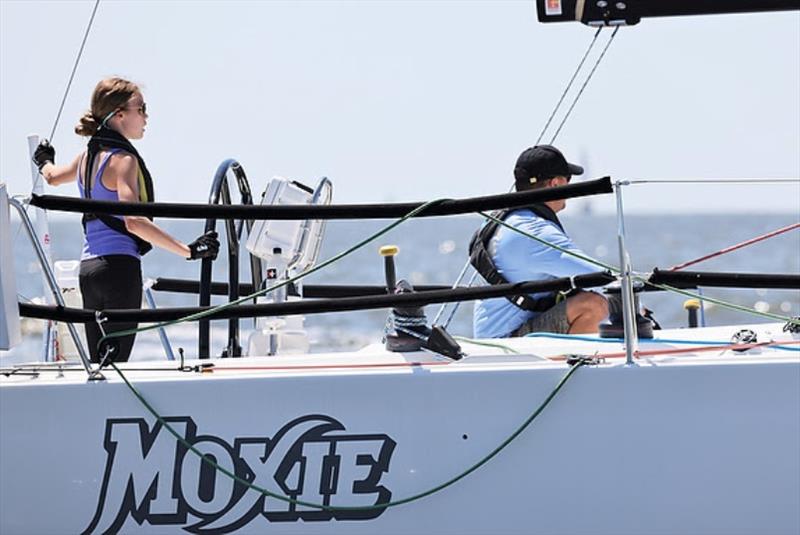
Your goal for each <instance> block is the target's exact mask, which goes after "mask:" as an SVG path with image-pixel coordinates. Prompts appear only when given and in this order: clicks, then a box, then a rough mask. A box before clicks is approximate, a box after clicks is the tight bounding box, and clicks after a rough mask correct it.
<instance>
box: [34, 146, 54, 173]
mask: <svg viewBox="0 0 800 535" xmlns="http://www.w3.org/2000/svg"><path fill="white" fill-rule="evenodd" d="M33 163H35V164H36V167H38V168H39V171H40V172H41V170H42V167H44V164H46V163H53V164H54V163H56V149H54V148H53V146H52V145H51V144H50V142H49V141H47V140H46V139H43V140H42V141H41V142H40V143H39V146H38V147H36V150H35V151H33Z"/></svg>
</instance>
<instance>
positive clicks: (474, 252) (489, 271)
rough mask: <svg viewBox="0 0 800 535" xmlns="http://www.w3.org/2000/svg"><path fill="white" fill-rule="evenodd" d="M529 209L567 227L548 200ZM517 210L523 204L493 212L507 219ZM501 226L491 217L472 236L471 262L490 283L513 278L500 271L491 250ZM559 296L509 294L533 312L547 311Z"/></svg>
mask: <svg viewBox="0 0 800 535" xmlns="http://www.w3.org/2000/svg"><path fill="white" fill-rule="evenodd" d="M528 209H529V210H531V211H532V212H533V213H534V214H536V215H538V216H539V217H542V218H544V219H546V220H548V221H551V222H553V223H555V224H556V225H557V226H558V228H559V229H561V230H562V231H563V230H564V227H562V226H561V222H560V221H559V220H558V216H556V213H555V212H554V211H553V210H552V209H550V207H549V206H547V205H546V204H539V203H537V204H533V205H531V206H529V207H528ZM514 210H519V208H514V209H507V210H498V211H496V212H493V213H492V216H494V217H495V218H497V219H499V220H500V221H504V220H505V218H506V217H508V215H509V214H510V213H511V212H513V211H514ZM499 226H500V224H499V223H498V222H497V221H494V220H490V221H489V222H487V223H486V224H485V225H484V226H483V227H481V228H480V229H479V230H478V231H477V232H475V234H474V235H473V236H472V240H470V242H469V262H470V264H472V267H474V268H475V271H477V272H478V273H479V274H480V276H481V277H483V278H484V280H486V282H488V283H489V284H509V280H508V279H506V278H505V277H503V275H501V274H500V270H498V269H497V265H496V264H495V263H494V260H493V259H492V255H491V254H490V253H489V242H490V240H491V239H492V237H493V236H494V234H495V232H497V229H498V227H499ZM557 298H558V294H556V293H551V294H547V295H544V296H541V297H538V298H534V297H531V296H530V295H529V294H526V293H520V294H514V295H507V296H506V299H508V300H509V301H511V303H512V304H513V305H514V306H516V307H519V308H521V309H523V310H527V311H529V312H544V311H545V310H547V309H549V308H552V307H553V305H555V304H556V302H557Z"/></svg>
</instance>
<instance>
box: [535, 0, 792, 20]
mask: <svg viewBox="0 0 800 535" xmlns="http://www.w3.org/2000/svg"><path fill="white" fill-rule="evenodd" d="M793 10H800V0H726V1H720V0H672V1H665V0H618V1H615V0H597V1H595V0H536V11H537V13H538V15H539V22H567V21H580V22H582V23H584V24H586V25H589V26H600V25H609V26H623V25H633V24H638V23H639V21H640V20H642V19H644V18H650V17H675V16H684V15H717V14H724V13H755V12H761V11H793Z"/></svg>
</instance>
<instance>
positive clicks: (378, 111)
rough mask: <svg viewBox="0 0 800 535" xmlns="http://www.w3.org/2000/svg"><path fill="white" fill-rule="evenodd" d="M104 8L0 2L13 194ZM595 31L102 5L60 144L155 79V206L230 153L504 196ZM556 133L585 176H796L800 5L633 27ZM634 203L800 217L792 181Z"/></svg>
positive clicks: (489, 13) (655, 189)
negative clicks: (93, 107) (116, 91)
mask: <svg viewBox="0 0 800 535" xmlns="http://www.w3.org/2000/svg"><path fill="white" fill-rule="evenodd" d="M93 4H94V2H93V1H91V0H87V1H74V2H70V1H57V2H43V1H42V2H37V1H12V0H0V87H1V91H0V180H4V181H7V182H9V184H10V189H11V191H12V192H14V193H26V192H27V191H29V190H30V174H29V166H28V158H27V152H26V151H27V148H26V140H25V136H26V135H27V134H28V133H33V132H36V133H41V134H43V135H46V134H47V133H49V131H50V129H51V128H52V125H53V121H54V119H55V116H56V112H57V110H58V105H59V103H60V100H61V97H62V94H63V91H64V88H65V86H66V83H67V80H68V78H69V73H70V70H71V68H72V64H73V61H74V58H75V54H76V53H77V50H78V47H79V45H80V41H81V38H82V37H83V32H84V30H85V27H86V24H87V22H88V19H89V15H90V13H91V9H92V6H93ZM593 32H594V30H593V29H590V28H587V27H585V26H582V25H580V24H578V23H572V24H570V23H565V24H550V25H542V24H539V23H538V22H537V20H536V13H535V3H534V2H532V1H524V2H522V1H520V2H363V3H361V2H358V3H356V2H212V1H206V2H188V1H184V2H164V1H159V2H156V1H152V2H144V1H142V2H133V1H130V2H126V1H113V2H111V1H103V2H101V4H100V8H99V10H98V13H97V17H96V19H95V24H94V27H93V29H92V32H91V33H90V35H89V40H88V43H87V46H86V50H85V53H84V56H83V59H82V61H81V64H80V66H79V68H78V72H77V75H76V77H75V81H74V83H73V86H72V90H71V92H70V94H69V98H68V100H67V103H66V107H65V109H64V113H63V116H62V119H61V121H60V123H59V125H58V129H57V130H56V134H55V136H54V138H55V139H54V145H55V147H56V148H57V150H58V156H57V159H58V161H59V162H64V161H66V160H67V159H69V158H71V157H73V156H74V154H75V153H76V152H77V151H79V150H81V148H82V147H83V145H84V143H85V141H84V140H82V138H79V137H78V136H76V135H75V134H74V133H73V132H72V128H73V126H74V125H75V123H76V121H77V119H78V117H79V116H80V115H81V114H82V112H83V111H84V110H85V109H86V108H87V107H88V103H89V96H90V94H91V91H92V89H93V88H94V85H95V84H96V83H97V81H98V80H99V79H101V78H103V77H105V76H109V75H120V76H123V77H127V78H129V79H132V80H134V81H136V82H138V83H140V84H142V85H143V87H144V93H145V99H146V101H147V104H148V108H149V111H150V120H149V125H148V130H147V133H146V136H145V139H144V140H142V141H141V142H138V143H137V146H138V147H139V149H140V151H141V153H142V154H143V155H144V157H145V158H146V160H147V162H148V166H149V167H150V169H151V171H152V172H153V175H154V177H155V180H156V191H157V195H158V197H159V199H161V200H169V201H185V202H203V201H205V200H206V199H207V197H208V191H209V187H210V183H211V177H212V176H213V173H214V170H215V169H216V167H217V165H218V164H219V162H221V161H222V160H223V159H225V158H229V157H233V158H236V159H238V160H239V161H240V162H241V163H242V164H243V166H244V169H245V170H246V172H247V174H248V176H249V178H250V181H251V184H252V188H253V190H254V191H255V192H256V193H258V194H260V192H261V191H262V190H263V188H264V186H265V184H266V181H267V179H268V178H269V177H271V176H273V175H283V176H287V177H291V178H294V179H298V180H301V181H304V182H307V183H310V184H312V185H313V184H315V183H316V180H317V178H318V177H319V176H323V175H325V176H328V177H330V178H331V179H332V180H333V183H334V202H365V201H389V200H392V201H400V200H426V199H432V198H437V197H468V196H474V195H485V194H491V193H502V192H505V191H506V190H507V189H508V187H509V186H510V184H511V181H512V174H511V170H512V168H513V164H514V161H515V159H516V157H517V155H518V154H519V152H520V151H521V150H522V149H524V148H525V147H527V146H530V145H532V144H533V143H534V142H535V141H536V138H537V137H538V135H539V132H540V130H541V129H542V127H543V125H544V122H545V120H546V119H547V117H548V116H549V114H550V112H551V110H552V108H553V106H554V105H555V103H556V101H557V99H558V97H559V95H560V94H561V91H562V90H563V88H564V86H565V84H566V82H567V80H568V79H569V76H570V75H571V74H572V71H573V70H574V68H575V67H576V65H577V63H578V61H579V59H580V57H581V55H582V54H583V52H584V50H585V48H586V47H587V46H588V44H589V41H590V40H591V37H592V35H593ZM610 34H611V31H610V30H605V31H603V32H602V33H601V36H600V39H599V41H598V46H597V47H596V53H597V52H599V50H600V48H601V47H602V45H603V44H605V42H606V39H607V38H608V36H609V35H610ZM596 53H595V54H594V55H593V56H592V58H591V59H590V63H593V61H594V57H596ZM580 81H582V78H581V80H580ZM570 101H571V98H570ZM559 117H560V116H559ZM549 138H550V137H549V136H547V137H546V138H545V139H546V140H549ZM556 144H557V145H558V146H560V147H561V148H562V149H563V150H564V152H565V153H566V154H567V156H568V157H569V158H570V159H571V160H573V161H577V162H579V163H583V164H584V165H585V166H586V167H587V169H588V170H589V173H590V175H591V177H598V176H602V175H605V174H609V175H611V176H612V177H614V178H629V179H641V178H687V179H688V178H720V177H758V178H764V177H791V178H797V177H800V14H798V12H792V13H777V14H756V15H725V16H716V17H688V18H672V19H660V20H659V19H650V20H645V21H644V22H642V23H641V24H639V25H638V26H635V27H631V28H622V29H621V30H620V31H619V33H618V35H617V38H616V40H615V42H614V43H613V44H612V45H611V47H610V49H609V51H608V53H607V55H606V58H605V60H604V61H603V63H602V64H601V65H600V67H599V69H598V71H597V73H596V75H595V77H594V78H593V80H592V81H591V83H590V84H589V86H588V88H587V89H586V92H585V94H584V96H583V98H582V100H581V101H580V102H579V103H578V105H577V107H576V108H575V111H574V112H573V115H572V117H571V118H570V120H569V121H568V123H567V125H566V127H565V128H564V130H563V131H562V132H561V134H560V136H559V138H558V140H557V142H556ZM49 190H50V192H53V193H60V194H65V195H67V194H69V195H73V194H75V189H74V186H66V187H61V188H49ZM580 204H581V203H580V202H575V203H573V205H572V209H576V208H580V206H579V205H580ZM576 205H578V206H576ZM594 206H595V207H596V208H599V209H601V210H606V209H613V198H612V197H611V196H606V197H605V198H603V199H599V198H598V199H597V201H595V204H594ZM625 206H626V209H627V210H629V211H631V212H634V211H635V212H675V211H731V210H749V211H758V212H764V211H783V212H787V211H790V212H793V213H795V214H799V215H798V217H799V218H800V187H798V186H797V185H783V186H767V185H763V184H761V185H754V186H727V187H723V186H702V187H699V186H669V187H668V186H637V187H635V188H629V189H628V190H626V194H625Z"/></svg>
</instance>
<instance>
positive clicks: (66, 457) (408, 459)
mask: <svg viewBox="0 0 800 535" xmlns="http://www.w3.org/2000/svg"><path fill="white" fill-rule="evenodd" d="M773 327H774V326H773ZM677 332H678V331H675V332H673V333H671V334H672V335H673V336H674V335H675V333H677ZM681 332H682V333H686V331H681ZM715 334H718V333H715ZM697 336H702V333H701V330H697ZM514 343H516V344H517V345H518V346H519V345H520V344H522V345H525V344H527V345H528V346H529V347H531V348H541V350H542V351H543V352H545V353H547V352H551V353H552V352H557V351H558V345H557V344H555V343H551V342H546V341H542V340H531V339H528V340H520V341H514ZM559 343H560V342H559ZM548 344H550V345H548ZM554 344H555V345H554ZM572 346H573V347H574V346H575V344H572ZM612 347H613V346H612ZM605 348H606V346H604V347H603V349H605ZM609 349H611V348H609ZM617 349H618V347H617ZM477 352H478V353H480V352H481V351H477ZM483 353H486V350H483ZM751 353H752V354H751ZM416 362H421V363H423V364H419V365H416V364H415V365H410V364H409V363H416ZM158 365H159V366H160V365H162V364H161V363H158ZM142 366H143V364H142V363H138V364H129V365H127V368H129V371H127V372H126V375H127V376H128V377H129V378H130V380H131V381H132V382H133V383H134V384H135V385H136V386H137V388H138V389H139V390H140V391H141V393H142V394H143V396H144V397H145V398H146V399H147V400H148V401H149V402H150V403H151V404H152V406H153V407H154V408H155V409H156V410H157V411H159V412H160V413H161V414H162V415H163V416H164V417H165V418H167V419H168V421H170V422H171V423H172V425H174V427H175V428H176V430H178V431H179V433H180V434H181V435H182V436H183V437H185V438H187V439H188V440H189V441H190V442H192V443H193V444H194V445H195V446H196V447H197V448H198V449H200V450H201V451H203V452H206V453H210V454H213V455H214V456H215V458H216V459H217V461H218V462H219V463H220V464H221V465H222V466H225V467H228V468H229V469H231V470H234V469H236V468H235V467H236V466H238V470H237V473H240V474H242V475H244V474H251V475H253V476H254V477H255V481H254V483H255V484H257V485H260V486H262V487H265V488H267V489H268V490H270V491H273V492H278V493H286V492H289V493H290V494H291V493H292V489H298V490H296V491H295V493H294V494H293V496H294V497H296V498H298V499H301V500H304V501H308V502H314V503H319V502H324V503H326V504H329V505H334V506H365V505H371V504H375V503H376V502H381V503H385V502H386V501H388V500H392V501H396V500H400V499H403V498H406V497H408V496H411V495H414V494H417V493H419V492H421V491H425V490H428V489H430V488H432V487H435V486H436V485H438V484H440V483H443V482H445V481H447V480H449V479H451V478H452V477H454V476H456V475H458V474H459V473H461V472H463V471H464V470H466V469H467V468H469V467H470V466H472V465H473V464H474V463H476V462H477V461H479V460H480V459H481V458H483V457H484V456H485V455H487V454H488V453H489V452H491V451H492V450H493V449H494V448H495V447H497V446H498V445H499V444H501V443H502V442H503V441H504V440H505V439H506V438H507V437H509V435H511V434H512V433H513V432H514V431H515V430H516V429H517V428H518V427H519V426H520V424H521V423H522V422H523V421H524V420H525V419H526V418H527V417H528V416H529V415H530V414H531V413H532V412H533V411H534V410H535V409H536V408H537V407H538V406H539V405H540V404H541V403H542V401H543V400H544V398H545V397H546V396H547V395H548V394H549V393H550V392H551V391H552V390H553V388H554V387H555V385H556V384H557V383H558V381H559V379H560V378H561V377H562V376H563V375H564V374H565V372H566V371H567V369H568V368H567V365H566V364H564V362H559V361H551V360H541V359H540V358H537V357H530V356H529V357H525V356H518V355H514V356H502V355H494V356H490V355H485V356H480V355H475V356H472V357H468V358H466V359H465V360H463V361H460V362H455V363H450V364H442V363H441V362H440V361H437V360H434V359H433V358H432V357H431V356H429V355H425V354H406V355H398V354H390V353H384V352H383V351H381V350H380V349H375V350H374V351H373V350H372V349H368V350H365V351H362V352H359V353H355V354H353V353H350V354H342V355H312V356H306V357H293V358H292V357H273V358H268V359H265V358H260V359H259V358H247V359H235V360H233V359H231V360H225V361H216V371H214V372H213V373H203V374H199V373H185V372H177V371H170V370H166V369H165V370H164V371H162V372H152V371H150V372H146V371H134V370H130V369H131V368H142ZM164 366H167V365H166V364H164ZM233 367H236V368H245V367H260V368H263V367H268V368H269V369H236V370H234V369H232V368H233ZM223 368H227V369H223ZM65 375H66V376H65V377H60V378H59V377H56V374H54V373H51V372H46V373H43V374H41V375H40V376H39V377H38V378H30V377H13V376H12V377H11V378H8V379H4V380H2V381H0V426H1V427H0V429H1V430H2V433H0V473H2V478H0V533H4V534H6V533H9V534H12V533H13V534H16V533H36V534H41V533H79V532H91V533H106V532H123V533H181V532H183V533H185V532H195V533H212V532H213V533H223V532H228V531H232V530H236V531H237V532H240V533H267V532H269V533H347V534H353V533H386V534H390V533H391V534H395V533H451V534H466V533H475V534H485V533H525V534H531V533H618V534H624V533H630V534H643V533H665V534H666V533H670V534H672V533H693V534H697V533H709V534H710V533H726V534H735V533H741V534H752V533H762V534H767V533H775V534H796V533H798V532H800V357H798V354H797V353H796V352H788V351H778V350H768V349H756V350H752V351H751V352H750V353H744V354H741V353H733V352H725V353H724V354H723V355H718V354H714V356H708V353H702V354H700V353H698V354H693V355H688V356H680V357H671V356H663V357H653V358H651V359H648V360H644V359H643V360H641V361H640V362H639V363H638V365H637V366H626V365H624V361H623V360H621V359H611V360H609V361H607V362H606V363H604V364H601V365H599V366H585V367H583V368H581V369H579V370H578V371H577V372H576V373H575V375H574V376H573V377H572V378H571V379H570V380H569V382H568V383H567V384H566V386H565V387H564V388H563V390H562V391H561V392H560V393H559V394H558V395H557V396H556V397H555V399H554V400H553V401H552V403H551V404H550V405H549V406H548V407H547V408H546V409H545V410H544V411H543V412H542V414H541V415H540V416H539V417H538V418H537V419H536V420H535V421H534V422H533V424H532V425H531V426H530V427H529V428H527V429H526V430H525V431H524V432H523V433H521V434H520V435H519V437H518V438H517V439H516V440H514V441H513V442H512V443H511V444H510V445H509V446H508V447H507V448H506V449H504V450H503V451H502V452H500V453H499V454H498V455H497V456H496V457H494V458H493V459H491V460H490V461H489V462H488V463H487V464H485V465H484V466H482V467H481V468H479V469H478V470H476V471H475V472H474V473H472V474H470V475H468V476H467V477H465V478H464V479H462V480H461V481H459V482H457V483H455V484H454V485H452V486H450V487H448V488H446V489H444V490H442V491H441V492H438V493H436V494H433V495H431V496H428V497H426V498H423V499H421V500H419V501H415V502H413V503H409V504H405V505H400V506H397V507H390V508H388V509H377V510H371V511H361V512H360V513H353V512H341V511H340V512H325V511H320V510H318V509H314V508H311V507H305V506H291V505H289V504H286V503H284V502H280V501H278V500H276V499H274V498H266V500H264V499H261V497H260V495H259V494H258V493H256V492H254V491H252V490H248V491H246V492H240V491H239V490H238V489H237V488H236V486H235V485H234V484H233V482H232V481H231V480H230V479H229V478H228V477H227V476H225V475H224V474H222V473H219V472H215V471H214V470H213V469H210V468H206V467H201V463H200V461H199V458H198V457H197V456H196V455H194V454H193V453H191V452H189V453H186V452H185V451H184V450H183V448H182V447H180V446H179V445H178V443H177V442H176V440H175V438H174V437H172V436H171V435H170V434H169V433H168V432H167V431H166V429H164V428H162V427H161V426H160V425H158V424H156V423H155V419H154V418H153V417H152V416H151V415H150V414H149V413H147V411H146V410H145V408H144V407H143V405H142V404H141V403H140V402H139V401H138V400H137V398H136V397H134V396H133V395H132V393H131V391H130V390H129V389H128V388H127V387H126V386H125V384H124V383H123V382H122V381H121V380H120V378H119V377H118V376H117V375H116V374H115V373H114V372H113V370H109V371H107V372H106V376H107V378H108V380H107V381H103V382H94V383H88V384H87V383H86V381H85V375H84V374H82V373H79V372H67V373H66V374H65ZM234 459H236V461H235V462H236V463H238V464H237V465H234ZM203 466H205V465H203ZM280 484H283V486H280ZM354 517H361V518H354Z"/></svg>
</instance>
